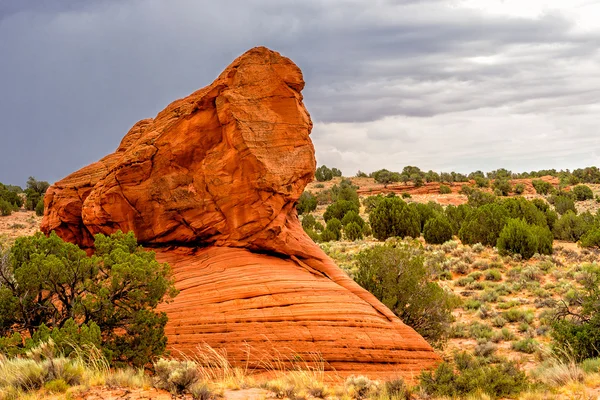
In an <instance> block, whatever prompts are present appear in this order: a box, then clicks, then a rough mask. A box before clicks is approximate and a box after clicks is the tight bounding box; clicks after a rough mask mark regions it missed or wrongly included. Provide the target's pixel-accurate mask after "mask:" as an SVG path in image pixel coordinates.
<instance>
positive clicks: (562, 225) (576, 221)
mask: <svg viewBox="0 0 600 400" xmlns="http://www.w3.org/2000/svg"><path fill="white" fill-rule="evenodd" d="M593 222H594V218H593V216H591V214H589V213H587V214H586V213H584V214H581V215H576V214H575V213H574V212H573V211H567V212H566V213H564V214H563V215H562V216H561V217H560V218H559V219H558V221H556V223H555V224H554V230H553V231H554V232H553V233H554V237H555V238H556V239H559V240H566V241H569V242H577V241H578V240H579V239H581V237H582V236H583V235H585V234H586V232H588V231H589V230H590V229H591V228H592V224H593Z"/></svg>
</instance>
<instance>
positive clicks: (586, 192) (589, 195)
mask: <svg viewBox="0 0 600 400" xmlns="http://www.w3.org/2000/svg"><path fill="white" fill-rule="evenodd" d="M573 194H574V195H575V199H577V201H584V200H590V199H593V198H594V193H593V192H592V189H590V187H589V186H586V185H577V186H575V187H574V188H573Z"/></svg>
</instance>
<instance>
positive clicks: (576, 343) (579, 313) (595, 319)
mask: <svg viewBox="0 0 600 400" xmlns="http://www.w3.org/2000/svg"><path fill="white" fill-rule="evenodd" d="M579 282H580V284H581V288H580V289H573V291H574V293H572V295H571V296H569V298H564V299H563V301H561V302H559V303H558V306H557V307H556V309H555V318H554V322H553V323H552V338H553V339H554V346H555V347H556V348H558V349H560V351H559V352H558V353H559V354H567V355H570V356H572V357H574V358H575V359H576V360H578V361H581V360H584V359H586V358H594V357H598V356H600V266H599V265H598V264H596V263H594V264H584V265H583V266H582V271H581V274H580V278H579ZM565 297H566V296H565Z"/></svg>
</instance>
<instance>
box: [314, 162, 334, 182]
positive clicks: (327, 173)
mask: <svg viewBox="0 0 600 400" xmlns="http://www.w3.org/2000/svg"><path fill="white" fill-rule="evenodd" d="M315 178H316V179H317V180H318V181H319V182H325V181H330V180H332V179H333V172H332V171H331V170H330V169H329V168H327V166H326V165H321V166H320V167H319V168H317V170H316V171H315Z"/></svg>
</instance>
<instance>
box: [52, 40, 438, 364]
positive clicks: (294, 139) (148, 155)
mask: <svg viewBox="0 0 600 400" xmlns="http://www.w3.org/2000/svg"><path fill="white" fill-rule="evenodd" d="M303 87H304V80H303V78H302V73H301V71H300V69H299V68H298V67H297V66H296V65H295V64H294V63H293V62H292V61H290V60H289V59H287V58H285V57H282V56H281V55H280V54H278V53H276V52H273V51H271V50H269V49H266V48H264V47H259V48H254V49H252V50H249V51H248V52H246V53H245V54H243V55H242V56H240V57H239V58H237V59H236V60H235V61H234V62H233V63H232V64H231V65H230V66H228V67H227V68H226V69H225V71H224V72H223V73H222V74H221V75H220V76H219V77H218V78H217V80H215V82H213V83H212V84H211V85H210V86H207V87H205V88H203V89H201V90H199V91H197V92H195V93H193V94H191V95H190V96H188V97H186V98H184V99H181V100H177V101H175V102H173V103H172V104H170V105H169V106H168V107H167V108H166V109H165V110H163V111H162V112H160V113H159V114H158V115H157V116H156V118H154V119H146V120H142V121H140V122H138V123H137V124H136V125H134V127H133V128H132V129H131V130H130V131H129V132H128V133H127V135H125V137H124V138H123V141H122V142H121V144H120V146H119V148H118V149H117V150H116V152H115V153H113V154H111V155H108V156H106V157H104V158H103V159H102V160H100V161H98V162H96V163H94V164H91V165H89V166H87V167H85V168H83V169H81V170H80V171H78V172H75V173H73V174H71V175H70V176H68V177H66V178H64V179H63V180H61V181H59V182H57V183H55V184H54V185H53V186H52V187H51V188H50V189H49V190H48V192H47V194H46V197H45V206H46V207H45V209H46V211H45V215H44V219H43V221H42V227H41V229H42V230H43V231H44V232H46V233H49V232H51V231H52V230H54V231H56V232H57V233H58V234H59V235H60V236H61V237H62V238H64V239H65V240H68V241H71V242H73V243H77V244H79V245H80V246H82V247H88V248H89V247H91V246H92V245H93V235H94V234H96V233H104V234H110V233H113V232H115V231H117V230H119V229H120V230H122V231H134V232H135V234H136V236H137V238H138V240H139V241H140V242H141V243H143V244H144V245H146V246H150V247H156V251H157V259H159V260H160V261H167V262H169V263H170V264H171V265H172V267H173V271H174V273H175V277H176V285H177V287H178V288H179V289H180V290H181V293H180V295H179V296H178V297H177V298H176V299H175V301H174V302H173V303H170V304H168V305H165V306H164V307H163V309H164V310H165V311H167V313H168V315H169V323H168V326H167V334H168V337H169V343H170V346H171V347H172V348H173V349H175V350H179V351H183V352H185V353H192V352H193V351H194V350H195V349H196V347H197V346H198V345H199V344H202V343H203V342H206V343H207V344H209V345H211V346H213V347H216V348H224V349H226V350H227V354H228V355H229V356H230V357H231V358H232V360H234V361H236V362H240V363H241V362H246V361H247V358H248V349H250V357H251V358H252V362H253V363H254V364H256V365H260V364H262V363H265V361H266V364H265V365H267V364H268V363H269V362H270V361H273V360H274V359H269V357H275V355H274V354H277V357H286V356H290V355H291V354H296V353H297V354H305V355H308V353H319V354H321V355H322V357H323V358H324V360H325V361H326V362H327V365H329V366H331V367H333V368H335V369H337V370H340V371H358V372H360V371H363V372H370V373H384V372H385V373H390V372H393V371H404V373H408V372H409V371H416V370H419V369H421V368H424V367H429V366H431V365H433V363H435V362H436V361H437V360H438V356H436V355H435V353H434V352H433V351H432V349H431V347H430V346H429V345H428V344H427V343H426V342H425V341H424V340H423V339H422V338H421V337H420V336H419V335H418V334H416V333H415V332H414V331H413V330H412V329H411V328H409V327H407V326H406V325H404V324H403V323H402V322H400V321H399V320H398V318H396V317H395V316H394V315H393V313H392V312H391V311H389V310H388V309H387V308H386V307H385V306H384V305H383V304H381V303H380V302H379V301H377V300H376V299H375V298H374V297H373V296H372V295H371V294H370V293H368V292H366V291H365V290H363V289H362V288H361V287H359V286H358V285H357V284H356V283H354V282H353V281H352V280H351V279H350V278H349V277H348V276H346V275H345V274H344V273H343V272H342V271H341V270H340V269H339V268H338V267H337V266H336V265H335V264H334V263H333V262H332V261H331V260H330V259H329V258H328V257H327V256H326V255H325V254H324V253H323V252H322V251H321V249H320V248H319V247H318V246H317V245H315V244H314V243H313V242H312V240H311V239H310V238H308V236H306V234H305V233H304V231H303V230H302V227H301V225H300V223H299V221H298V217H297V214H296V210H295V203H296V202H297V200H298V198H299V196H300V194H301V193H302V191H303V190H304V187H305V186H306V185H307V183H308V182H310V181H311V180H312V179H313V173H314V170H315V158H314V149H313V146H312V143H311V141H310V138H309V134H310V131H311V128H312V122H311V120H310V116H309V114H308V112H307V110H306V109H305V107H304V104H303V102H302V95H301V90H302V89H303ZM269 354H270V355H269ZM265 357H266V359H265Z"/></svg>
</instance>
